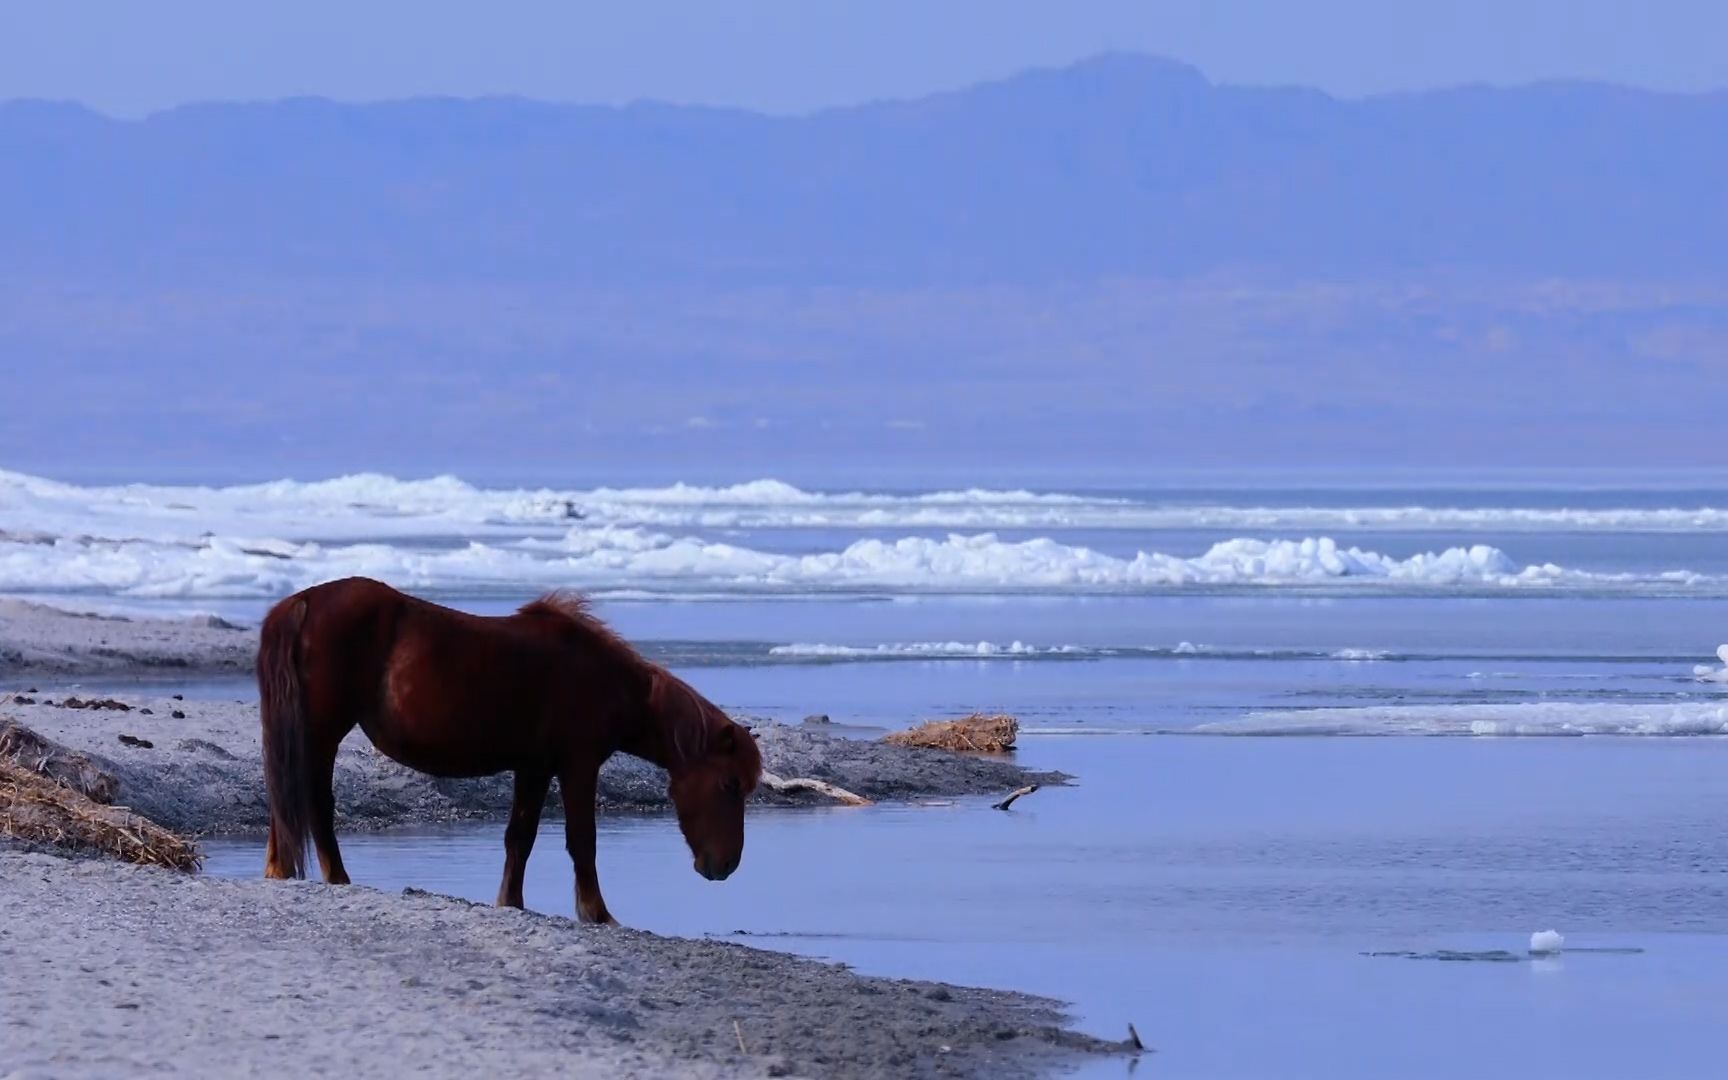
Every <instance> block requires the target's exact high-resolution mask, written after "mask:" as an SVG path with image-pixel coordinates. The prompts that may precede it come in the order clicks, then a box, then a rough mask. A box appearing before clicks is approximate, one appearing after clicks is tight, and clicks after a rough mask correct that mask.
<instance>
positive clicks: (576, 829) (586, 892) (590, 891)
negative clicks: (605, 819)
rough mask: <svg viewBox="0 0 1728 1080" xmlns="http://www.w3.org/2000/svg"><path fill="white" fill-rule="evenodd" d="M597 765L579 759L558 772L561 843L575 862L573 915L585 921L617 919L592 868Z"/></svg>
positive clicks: (612, 922)
mask: <svg viewBox="0 0 1728 1080" xmlns="http://www.w3.org/2000/svg"><path fill="white" fill-rule="evenodd" d="M599 778H600V767H599V766H598V765H595V764H592V763H590V762H578V763H576V764H573V765H571V766H568V767H566V768H565V769H564V771H563V772H560V773H559V774H558V789H559V791H560V792H562V793H563V796H564V846H565V848H567V849H568V850H569V852H570V861H571V862H573V863H575V864H576V917H577V918H579V919H581V920H582V921H583V922H585V923H607V924H609V925H611V926H617V925H618V920H617V919H614V918H613V917H612V913H611V912H609V911H607V910H606V901H605V900H604V899H602V898H601V896H600V875H599V873H598V872H596V871H595V869H594V788H595V785H596V783H597V782H598V780H599Z"/></svg>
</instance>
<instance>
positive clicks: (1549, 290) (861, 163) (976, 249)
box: [0, 56, 1728, 484]
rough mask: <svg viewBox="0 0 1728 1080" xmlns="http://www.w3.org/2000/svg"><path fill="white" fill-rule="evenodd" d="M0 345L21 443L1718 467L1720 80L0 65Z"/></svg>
mask: <svg viewBox="0 0 1728 1080" xmlns="http://www.w3.org/2000/svg"><path fill="white" fill-rule="evenodd" d="M0 376H3V378H0V402H4V407H3V408H0V417H3V422H0V468H17V469H24V470H27V471H36V472H44V473H50V474H54V475H60V474H63V473H67V472H68V471H74V472H77V473H79V474H81V475H91V474H99V475H104V476H115V475H145V476H161V475H172V476H175V477H177V478H186V477H193V478H203V477H212V476H217V475H220V476H224V477H234V476H249V477H253V478H258V477H265V476H273V475H281V474H283V473H290V472H292V473H295V474H297V475H302V476H308V475H319V474H327V473H331V472H341V471H352V470H354V469H364V468H384V469H389V470H393V471H397V472H402V473H419V472H425V471H430V470H451V471H455V472H458V473H462V474H464V475H469V476H478V475H481V474H486V475H491V476H495V477H506V478H508V477H515V478H520V477H522V476H524V475H529V474H532V475H534V476H536V477H539V478H542V479H545V480H548V481H553V480H557V479H570V478H572V477H573V476H575V475H578V474H580V475H582V476H584V477H587V478H589V479H591V480H593V481H594V482H607V481H611V480H618V479H621V478H623V477H625V476H626V475H630V476H632V477H633V478H637V479H645V478H648V477H650V476H651V477H652V478H653V479H655V480H657V481H666V480H673V479H710V480H724V479H738V478H746V477H750V476H759V475H772V476H780V477H783V478H787V479H794V480H804V481H806V482H810V483H815V484H821V483H822V482H824V479H825V478H833V477H837V476H842V475H844V476H847V477H850V478H851V479H850V480H848V481H847V482H848V483H855V484H870V483H876V482H883V480H884V477H885V476H887V475H888V473H887V472H886V471H885V470H893V472H894V475H896V476H899V477H902V478H905V479H907V480H908V482H913V483H916V482H917V478H918V477H931V476H933V475H935V473H936V472H937V471H941V472H942V473H943V479H942V480H941V481H940V482H942V483H960V484H966V483H973V482H978V481H979V479H980V477H983V476H991V477H995V478H997V479H1000V480H1004V481H1007V482H1014V481H1016V480H1017V479H1018V478H1021V477H1030V476H1036V475H1044V474H1047V473H1051V472H1062V473H1073V472H1080V473H1087V474H1089V475H1102V472H1101V470H1103V471H1108V473H1109V475H1111V476H1114V477H1118V478H1129V479H1134V478H1144V477H1155V476H1157V475H1159V473H1158V470H1159V469H1161V468H1164V467H1166V466H1170V465H1183V464H1191V465H1202V466H1206V465H1214V464H1218V465H1230V466H1257V465H1266V464H1275V465H1279V466H1284V467H1296V468H1299V467H1302V466H1305V465H1310V464H1315V463H1319V464H1328V465H1338V466H1342V467H1346V468H1356V467H1359V466H1361V465H1363V464H1369V463H1374V464H1399V465H1412V466H1423V465H1436V464H1439V465H1447V466H1452V465H1469V466H1477V467H1481V466H1498V465H1506V464H1526V465H1544V466H1565V465H1573V464H1583V465H1594V464H1601V463H1614V464H1632V465H1650V466H1655V467H1665V466H1668V465H1675V464H1678V465H1691V464H1717V465H1728V441H1725V440H1723V439H1722V438H1720V432H1721V430H1722V423H1721V406H1720V404H1719V398H1720V394H1719V392H1717V388H1718V387H1720V386H1722V385H1724V384H1725V383H1728V94H1711V95H1693V96H1677V95H1668V94H1652V93H1643V92H1638V91H1632V90H1624V89H1616V88H1613V87H1607V86H1598V85H1584V84H1553V85H1540V86H1531V87H1525V88H1521V89H1463V90H1449V91H1440V92H1433V93H1422V94H1407V95H1399V96H1392V97H1379V98H1372V99H1368V100H1364V101H1339V100H1336V99H1333V98H1329V97H1327V96H1325V95H1323V94H1319V93H1315V92H1312V91H1307V90H1295V89H1242V88H1235V87H1224V86H1215V85H1212V84H1210V83H1209V82H1207V81H1206V79H1204V78H1203V77H1201V76H1200V75H1199V74H1198V73H1197V72H1195V71H1194V70H1193V69H1191V68H1187V67H1183V66H1181V65H1178V64H1172V63H1167V62H1164V61H1159V60H1150V59H1145V58H1139V57H1132V56H1105V57H1101V58H1098V59H1095V60H1091V61H1088V62H1085V63H1081V64H1078V65H1076V66H1074V67H1071V68H1067V69H1064V70H1060V71H1037V72H1031V73H1028V74H1025V75H1021V76H1019V77H1016V78H1012V79H1008V80H1006V81H1003V82H998V83H993V84H988V85H984V86H978V87H975V88H973V89H969V90H963V91H959V92H956V93H949V94H940V95H936V96H933V97H928V98H924V99H921V100H918V101H907V102H888V103H882V104H873V105H865V106H859V107H856V108H848V109H839V110H833V111H827V112H822V113H817V114H815V115H812V116H808V117H802V118H773V117H765V116H758V115H752V114H749V113H743V112H734V111H725V110H716V109H702V108H682V107H672V106H664V105H638V106H632V107H628V108H589V107H581V106H564V105H546V104H536V103H533V102H527V101H515V100H482V101H459V100H422V101H404V102H398V103H394V104H381V105H343V104H333V103H331V102H327V101H316V100H301V101H286V102H279V103H275V104H257V105H203V106H195V107H187V108H181V109H176V110H174V111H172V112H168V113H164V114H162V115H159V116H155V117H152V118H150V119H148V120H143V121H131V122H122V121H115V120H110V119H106V118H104V117H101V116H98V115H96V114H94V113H91V112H89V111H87V110H85V109H82V108H78V107H75V106H67V105H52V104H42V103H32V102H14V103H12V104H8V105H4V106H0ZM631 470H635V472H631Z"/></svg>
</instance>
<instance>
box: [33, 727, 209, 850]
mask: <svg viewBox="0 0 1728 1080" xmlns="http://www.w3.org/2000/svg"><path fill="white" fill-rule="evenodd" d="M119 787H120V782H119V781H118V780H117V779H115V778H114V777H113V776H112V775H110V774H109V773H107V772H104V771H103V770H102V769H100V768H99V767H97V765H96V763H95V762H93V761H91V760H90V759H89V758H88V757H86V756H84V755H83V754H80V753H77V752H75V751H72V750H68V749H67V748H66V747H64V746H61V745H60V744H59V743H56V742H52V741H50V740H48V739H44V738H43V737H42V736H40V735H38V734H36V733H35V732H34V731H31V730H30V729H29V728H27V727H24V726H23V725H22V724H18V723H16V722H14V721H11V720H0V837H12V838H14V839H17V840H26V841H30V842H32V843H45V844H56V845H59V846H60V847H64V848H69V849H71V850H73V851H82V852H94V853H98V854H102V855H109V856H112V857H114V858H117V859H125V860H126V861H127V862H133V863H139V864H141V865H144V866H166V867H169V868H170V869H174V870H196V869H197V868H198V863H199V860H200V858H201V856H200V855H199V854H198V849H197V847H196V846H194V845H193V843H192V841H190V840H188V839H186V838H185V837H183V836H180V835H178V834H176V833H172V832H169V831H168V830H167V829H164V828H163V827H162V826H160V825H158V824H156V823H155V822H153V821H151V820H150V819H149V818H145V817H140V816H139V815H137V814H134V813H133V812H132V811H130V810H128V809H126V808H125V807H123V806H111V805H108V804H110V803H112V802H113V801H114V795H115V793H116V792H117V791H118V790H119Z"/></svg>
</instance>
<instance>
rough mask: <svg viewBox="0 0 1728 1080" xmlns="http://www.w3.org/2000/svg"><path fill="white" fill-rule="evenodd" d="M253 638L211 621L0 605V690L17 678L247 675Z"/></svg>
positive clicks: (18, 603) (19, 603)
mask: <svg viewBox="0 0 1728 1080" xmlns="http://www.w3.org/2000/svg"><path fill="white" fill-rule="evenodd" d="M257 651H258V640H257V634H256V633H255V632H254V631H251V630H246V629H243V628H241V627H237V626H233V625H231V624H229V623H225V622H223V621H222V620H220V619H216V618H212V617H208V616H207V617H203V618H191V619H125V618H119V617H116V616H111V615H74V614H70V613H68V612H65V611H61V610H59V609H58V608H52V607H47V606H45V605H43V604H33V603H30V602H29V601H26V600H8V599H3V598H0V686H11V685H13V684H15V683H17V682H18V681H19V680H20V679H31V678H39V679H48V680H53V679H70V678H80V677H90V676H116V677H120V678H135V679H172V678H186V677H189V676H196V675H249V674H251V672H252V657H253V655H254V654H255V653H256V652H257Z"/></svg>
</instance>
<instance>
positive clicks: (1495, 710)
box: [1189, 701, 1728, 737]
mask: <svg viewBox="0 0 1728 1080" xmlns="http://www.w3.org/2000/svg"><path fill="white" fill-rule="evenodd" d="M1189 730H1191V732H1192V733H1193V734H1197V735H1358V736H1363V735H1455V736H1477V737H1496V736H1499V737H1507V736H1527V737H1538V736H1564V735H1641V736H1686V735H1728V705H1722V704H1720V703H1718V702H1703V701H1700V702H1682V703H1672V702H1648V703H1627V702H1570V701H1543V702H1517V703H1510V704H1498V705H1364V706H1358V707H1345V708H1317V709H1259V710H1255V711H1253V712H1249V713H1247V714H1245V715H1243V716H1241V717H1239V718H1237V719H1233V720H1217V721H1213V722H1211V723H1206V724H1200V725H1198V726H1196V727H1194V728H1192V729H1189Z"/></svg>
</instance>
